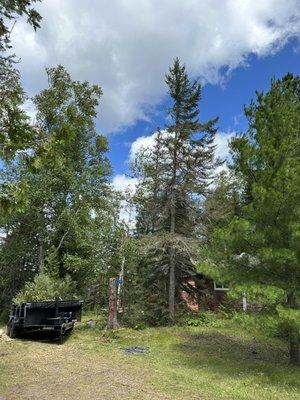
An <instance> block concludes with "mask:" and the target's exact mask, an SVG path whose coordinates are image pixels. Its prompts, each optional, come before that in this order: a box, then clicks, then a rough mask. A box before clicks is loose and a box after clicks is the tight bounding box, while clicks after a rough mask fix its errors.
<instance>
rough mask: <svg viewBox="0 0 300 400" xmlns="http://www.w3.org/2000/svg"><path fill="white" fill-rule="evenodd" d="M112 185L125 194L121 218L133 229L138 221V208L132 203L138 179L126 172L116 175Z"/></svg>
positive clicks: (121, 205) (121, 207)
mask: <svg viewBox="0 0 300 400" xmlns="http://www.w3.org/2000/svg"><path fill="white" fill-rule="evenodd" d="M111 184H112V187H113V188H114V189H115V190H117V191H118V192H120V193H122V194H123V195H124V199H123V200H122V201H121V204H120V213H119V218H120V220H121V221H122V222H123V223H124V224H125V225H126V226H127V228H128V229H129V230H130V231H133V230H134V228H135V223H136V209H135V206H134V205H133V204H132V201H131V198H132V196H133V195H134V194H135V191H136V188H137V184H138V180H137V179H136V178H131V177H129V176H127V175H125V174H119V175H115V176H114V178H113V180H112V183H111Z"/></svg>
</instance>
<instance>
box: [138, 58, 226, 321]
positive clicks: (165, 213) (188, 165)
mask: <svg viewBox="0 0 300 400" xmlns="http://www.w3.org/2000/svg"><path fill="white" fill-rule="evenodd" d="M165 81H166V84H167V86H168V93H169V96H170V101H171V104H170V107H169V108H168V110H167V117H168V120H169V121H170V123H169V124H168V125H167V126H166V127H165V130H163V131H161V132H158V133H156V135H155V145H154V149H153V151H151V152H149V151H147V150H146V151H143V152H141V153H140V155H139V157H138V164H139V169H138V170H139V173H140V174H139V178H140V185H139V188H138V191H137V199H138V201H137V202H138V233H139V234H145V233H152V234H156V235H160V237H161V239H162V240H161V241H160V243H163V245H162V248H163V249H162V251H161V259H160V261H159V263H160V264H161V265H162V267H163V266H165V265H167V266H168V304H169V319H170V321H171V322H173V321H174V313H175V298H176V288H177V286H178V282H179V280H180V276H182V274H181V273H183V275H184V274H185V273H186V274H189V273H190V272H191V270H192V269H193V262H194V261H193V250H192V248H193V243H194V242H193V238H194V237H195V229H196V226H197V222H198V216H199V203H200V202H201V200H202V198H203V196H205V195H206V194H207V192H208V190H209V185H210V183H211V179H212V177H213V172H214V170H215V167H216V166H217V165H218V163H219V162H218V160H216V159H215V157H214V149H215V146H214V138H215V134H216V127H215V124H216V122H217V118H215V119H212V120H210V121H208V122H206V123H201V122H200V121H199V101H200V100H201V85H200V83H199V81H197V80H191V79H190V78H189V77H188V74H187V72H186V68H185V66H184V65H182V64H181V63H180V61H179V59H178V58H177V59H175V61H174V64H173V66H172V67H171V68H170V69H169V72H168V74H167V75H166V79H165ZM166 234H167V236H166ZM157 238H159V236H157ZM166 238H167V240H166ZM158 243H159V241H158V242H157V245H158V246H159V244H158ZM158 259H159V257H156V260H158ZM184 271H185V272H184Z"/></svg>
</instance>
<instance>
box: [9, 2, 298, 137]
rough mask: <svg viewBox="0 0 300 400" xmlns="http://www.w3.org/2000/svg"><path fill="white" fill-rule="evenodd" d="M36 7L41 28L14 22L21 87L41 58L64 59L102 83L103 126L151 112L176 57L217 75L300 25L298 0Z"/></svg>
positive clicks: (30, 87)
mask: <svg viewBox="0 0 300 400" xmlns="http://www.w3.org/2000/svg"><path fill="white" fill-rule="evenodd" d="M38 9H39V11H40V13H41V14H42V16H43V21H42V28H41V29H40V30H38V31H37V32H36V33H35V32H33V30H32V29H31V27H30V26H28V25H27V24H26V23H25V22H24V23H23V22H20V23H18V24H17V25H16V26H15V28H14V30H13V44H14V51H15V52H16V54H18V56H20V57H21V59H22V62H21V64H20V68H21V70H22V76H23V79H24V84H25V88H26V90H27V91H29V93H30V94H32V93H34V92H36V91H38V90H40V89H41V88H42V87H44V86H45V84H46V79H45V75H44V67H45V66H51V65H55V64H57V63H61V64H64V65H65V66H66V67H67V68H68V69H69V70H70V72H71V73H72V75H73V77H74V78H75V79H81V80H83V79H87V80H89V81H91V82H94V83H99V84H100V85H101V86H102V88H103V91H104V97H103V102H102V104H101V107H100V117H99V118H100V119H99V121H100V125H101V126H102V128H103V130H104V131H105V132H109V131H116V130H118V129H120V128H121V127H123V126H128V125H130V124H133V123H134V122H135V121H137V120H138V119H146V118H147V117H149V115H151V110H153V107H155V105H156V104H157V103H158V102H159V101H161V99H162V96H163V95H164V94H165V87H164V73H165V72H166V70H167V68H168V66H169V65H170V64H171V62H172V60H173V58H174V57H176V56H179V57H180V58H181V59H182V60H183V61H184V62H185V63H186V64H187V66H188V69H189V71H190V72H191V74H192V75H193V76H194V77H201V79H202V81H203V82H204V83H205V82H212V83H216V82H220V81H222V80H223V78H224V72H223V75H222V73H221V71H227V72H226V73H228V71H229V72H230V71H231V70H233V69H234V68H236V67H237V66H240V65H242V64H245V63H246V60H247V56H248V55H249V54H250V53H252V54H256V55H257V56H264V55H267V54H270V53H274V52H276V51H278V50H279V49H280V48H281V47H282V46H283V45H284V44H285V43H286V41H287V40H288V39H289V38H290V37H298V36H299V33H300V4H299V1H298V0H285V1H282V0H264V1H256V2H254V1H252V0H223V1H220V0H201V1H197V0H185V1H174V0H160V1H158V0H144V1H139V2H137V1H136V0H111V1H110V2H107V1H105V0H90V1H82V0H64V1H61V0H51V1H43V2H42V3H41V5H39V6H38ZM226 73H225V74H226Z"/></svg>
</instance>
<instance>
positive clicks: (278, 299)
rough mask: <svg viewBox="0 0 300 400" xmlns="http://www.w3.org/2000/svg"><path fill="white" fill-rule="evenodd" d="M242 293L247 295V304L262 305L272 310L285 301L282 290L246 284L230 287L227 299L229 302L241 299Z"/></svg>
mask: <svg viewBox="0 0 300 400" xmlns="http://www.w3.org/2000/svg"><path fill="white" fill-rule="evenodd" d="M244 293H246V295H247V302H248V303H249V304H262V305H264V306H265V307H269V308H273V309H275V308H276V306H277V305H278V304H281V303H283V302H284V300H285V292H284V290H282V289H280V288H278V287H275V286H266V285H246V284H245V285H237V286H232V287H231V289H230V291H229V292H228V298H229V299H230V300H237V299H241V298H242V296H243V294H244Z"/></svg>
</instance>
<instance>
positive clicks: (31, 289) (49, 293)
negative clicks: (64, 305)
mask: <svg viewBox="0 0 300 400" xmlns="http://www.w3.org/2000/svg"><path fill="white" fill-rule="evenodd" d="M57 298H58V299H75V298H76V285H75V283H74V282H73V281H72V280H71V278H70V277H69V276H66V277H65V278H64V279H58V278H53V277H51V276H49V275H46V274H39V275H36V276H35V278H34V280H33V281H32V282H27V283H26V284H25V286H24V288H23V289H22V290H21V291H20V292H19V293H18V294H17V296H16V297H15V298H14V299H13V302H14V303H16V304H21V303H25V302H29V301H46V300H55V299H57Z"/></svg>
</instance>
